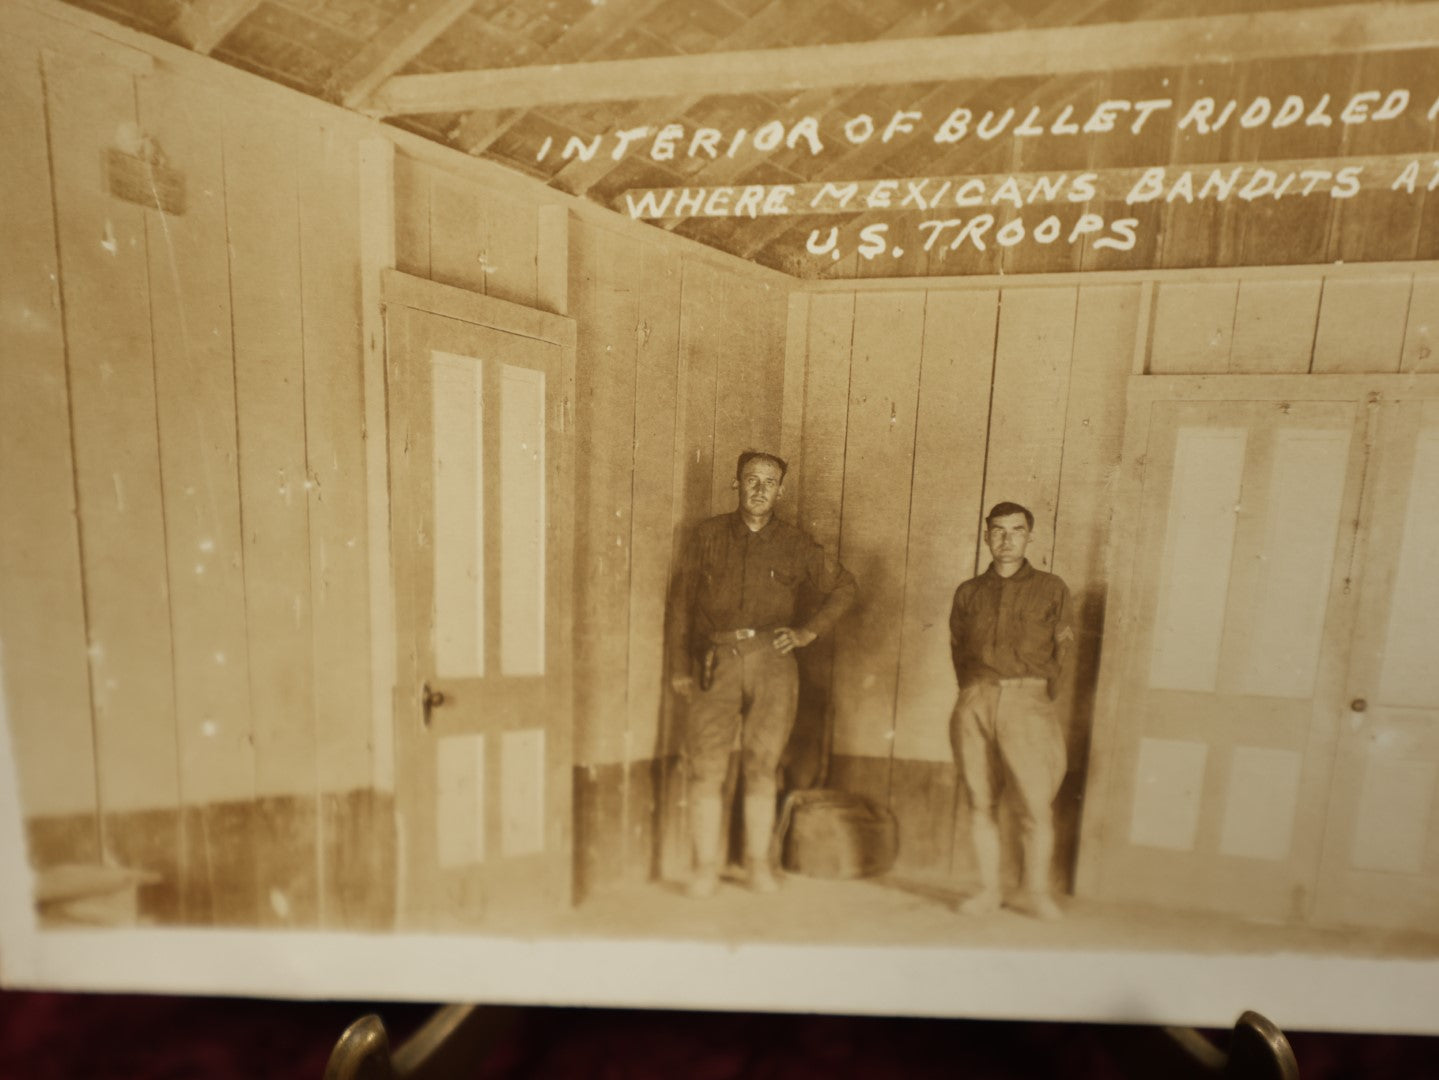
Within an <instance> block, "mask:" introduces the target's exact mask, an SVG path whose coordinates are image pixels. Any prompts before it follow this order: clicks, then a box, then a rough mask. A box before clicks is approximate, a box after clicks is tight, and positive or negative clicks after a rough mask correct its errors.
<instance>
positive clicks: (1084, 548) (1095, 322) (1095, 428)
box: [1054, 285, 1144, 890]
mask: <svg viewBox="0 0 1439 1080" xmlns="http://www.w3.org/2000/svg"><path fill="white" fill-rule="evenodd" d="M1142 290H1143V286H1142V285H1101V286H1085V287H1082V288H1081V289H1080V290H1079V301H1078V308H1077V310H1076V312H1075V326H1074V348H1073V360H1072V362H1071V367H1070V376H1069V402H1068V406H1067V408H1066V413H1065V429H1064V460H1063V463H1062V467H1061V471H1060V481H1059V492H1060V503H1059V516H1058V519H1057V521H1056V522H1055V529H1054V572H1055V573H1056V574H1058V575H1059V576H1060V577H1061V578H1063V579H1064V582H1065V584H1067V585H1068V586H1069V591H1070V596H1071V598H1072V600H1073V603H1074V621H1075V629H1076V632H1077V634H1078V641H1077V643H1076V648H1075V656H1074V660H1073V664H1072V670H1071V673H1070V678H1069V680H1068V681H1067V683H1066V684H1065V685H1063V686H1061V687H1060V697H1059V705H1058V708H1059V715H1060V716H1061V717H1062V718H1063V722H1064V724H1065V736H1066V743H1067V747H1068V751H1069V769H1068V775H1067V777H1066V780H1065V783H1064V785H1063V787H1062V788H1061V789H1060V794H1059V797H1058V798H1057V799H1056V801H1055V830H1056V851H1057V856H1056V859H1055V863H1054V871H1055V874H1056V876H1057V881H1056V885H1057V886H1058V887H1059V888H1061V889H1064V890H1068V888H1069V877H1070V867H1071V866H1072V865H1073V863H1074V851H1075V848H1076V846H1077V844H1078V835H1079V819H1080V808H1081V806H1082V800H1083V797H1084V778H1085V776H1086V772H1087V769H1086V763H1087V759H1088V753H1089V733H1090V729H1091V727H1092V726H1093V720H1094V717H1093V712H1094V691H1095V683H1096V680H1097V678H1098V674H1099V654H1100V648H1101V644H1102V641H1103V634H1104V618H1105V599H1106V593H1107V589H1106V586H1107V583H1108V579H1109V574H1110V571H1109V569H1108V566H1107V564H1106V559H1107V557H1108V554H1109V528H1110V518H1111V515H1112V514H1113V512H1114V509H1115V498H1116V495H1117V493H1118V479H1119V464H1120V454H1121V450H1122V443H1123V436H1124V392H1125V383H1126V381H1127V380H1128V378H1129V366H1128V365H1127V364H1126V363H1125V362H1124V358H1125V357H1126V356H1128V355H1129V351H1130V346H1131V344H1132V343H1133V341H1134V337H1135V335H1136V333H1137V332H1138V331H1139V327H1140V323H1141V320H1142V319H1143V315H1144V311H1143V308H1144V304H1143V295H1142Z"/></svg>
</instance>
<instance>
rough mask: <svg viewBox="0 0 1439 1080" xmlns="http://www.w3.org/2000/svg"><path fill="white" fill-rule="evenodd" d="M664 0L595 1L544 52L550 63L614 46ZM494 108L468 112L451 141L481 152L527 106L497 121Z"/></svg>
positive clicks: (504, 132)
mask: <svg viewBox="0 0 1439 1080" xmlns="http://www.w3.org/2000/svg"><path fill="white" fill-rule="evenodd" d="M666 2H667V0H633V2H631V3H628V4H617V3H606V4H598V5H595V7H594V8H593V9H592V10H591V11H590V13H589V14H588V15H586V16H585V17H584V18H583V19H581V20H580V21H579V22H577V23H575V24H574V25H573V26H572V27H570V29H569V30H568V31H567V32H566V33H565V34H563V35H562V36H561V37H560V38H559V39H558V40H557V41H555V42H554V43H553V44H552V45H551V46H550V48H549V49H547V50H546V52H545V56H544V58H545V60H546V61H547V62H548V63H552V64H566V63H575V62H578V61H582V60H589V59H592V58H593V57H595V56H598V55H600V54H601V53H602V52H604V50H605V49H607V48H609V47H610V46H612V45H614V43H615V42H617V41H619V40H620V39H621V38H623V37H624V36H625V35H626V34H628V33H629V32H630V31H631V30H632V29H633V28H634V27H635V26H636V25H638V24H639V23H640V22H643V21H644V19H646V18H647V17H648V16H649V15H650V13H651V12H653V11H654V10H655V9H656V8H658V7H659V6H660V5H662V4H664V3H666ZM495 111H496V110H493V109H485V110H476V111H474V112H470V113H467V114H466V115H465V117H464V119H462V120H461V121H460V122H459V125H458V126H457V127H456V128H455V129H454V130H453V131H452V132H451V133H450V140H451V142H453V143H454V144H455V145H456V146H457V147H459V148H460V149H461V150H463V151H465V153H467V154H482V153H484V152H485V151H486V150H488V149H489V148H490V147H491V146H493V145H494V144H495V143H496V142H498V141H499V140H500V139H502V138H504V137H505V136H506V135H507V134H509V132H510V131H511V130H513V129H514V127H515V125H516V124H518V123H520V121H521V120H523V119H524V117H525V116H526V115H527V114H528V112H529V110H528V109H527V108H516V109H515V110H513V111H512V112H510V114H509V115H508V116H506V117H504V118H503V119H500V120H499V121H498V122H496V121H495V120H494V119H491V117H493V116H494V113H495Z"/></svg>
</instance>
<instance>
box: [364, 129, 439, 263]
mask: <svg viewBox="0 0 1439 1080" xmlns="http://www.w3.org/2000/svg"><path fill="white" fill-rule="evenodd" d="M372 141H373V140H372ZM385 145H386V146H390V145H391V144H389V143H388V142H386V143H385ZM390 157H391V160H392V164H391V168H390V170H389V171H390V173H391V176H390V180H389V183H390V184H391V186H392V193H391V195H390V199H389V202H390V210H391V221H390V223H389V229H390V231H391V232H392V233H393V247H394V254H393V255H392V257H391V260H390V262H388V263H387V264H386V265H392V266H394V267H395V268H396V269H398V270H403V271H404V272H405V273H407V274H414V275H415V276H416V277H422V278H428V277H429V276H430V172H431V170H430V167H429V166H428V165H424V164H422V163H420V162H418V161H416V160H415V159H414V158H411V157H406V156H405V155H404V154H399V155H396V154H394V151H393V147H392V148H391V152H390Z"/></svg>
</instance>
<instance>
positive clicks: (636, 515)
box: [623, 248, 680, 870]
mask: <svg viewBox="0 0 1439 1080" xmlns="http://www.w3.org/2000/svg"><path fill="white" fill-rule="evenodd" d="M639 281H640V282H642V283H644V286H645V288H644V291H643V293H642V294H641V296H640V301H639V309H640V318H641V321H640V324H639V325H638V326H637V327H635V331H634V332H635V397H634V401H633V408H634V435H633V440H632V444H631V445H632V447H633V465H632V470H633V473H632V475H633V493H634V494H633V498H634V509H633V512H632V515H631V536H630V552H631V555H630V567H631V571H630V584H629V608H630V621H629V657H628V661H629V662H628V665H627V668H628V676H629V689H628V695H627V696H628V703H629V718H628V726H627V728H626V732H625V755H624V760H625V761H626V762H627V763H629V764H630V765H633V763H636V762H641V761H645V760H647V759H651V758H655V757H657V756H659V755H660V754H661V751H662V748H663V744H664V739H663V738H662V730H661V726H660V718H661V710H662V708H663V706H664V696H665V683H666V681H667V680H666V678H665V675H666V672H667V670H668V669H667V668H666V666H665V655H664V643H665V599H666V596H667V594H668V585H669V576H670V559H671V555H672V552H673V548H674V531H673V526H674V522H675V517H676V513H675V509H676V508H675V505H674V499H675V476H674V474H675V467H676V462H675V458H674V444H675V412H676V410H675V403H676V397H677V393H678V374H679V372H678V369H677V365H676V363H675V358H676V356H677V355H678V353H679V351H680V350H679V346H680V341H679V335H680V259H679V256H677V255H675V254H672V253H670V252H665V251H662V250H660V249H658V248H649V249H647V250H645V251H644V253H643V256H642V259H641V277H640V278H639ZM637 779H641V776H640V773H639V772H637V771H636V769H635V768H633V767H628V768H626V769H625V771H624V779H623V783H624V792H625V798H624V802H625V838H626V846H627V852H626V856H625V860H624V861H625V865H626V866H627V867H642V868H644V869H645V870H647V869H648V866H649V862H650V859H649V857H648V856H649V852H648V851H647V849H646V847H645V839H646V837H647V836H651V835H652V827H653V820H654V803H653V796H652V793H650V790H649V788H648V786H647V785H643V784H639V783H634V782H633V781H635V780H637Z"/></svg>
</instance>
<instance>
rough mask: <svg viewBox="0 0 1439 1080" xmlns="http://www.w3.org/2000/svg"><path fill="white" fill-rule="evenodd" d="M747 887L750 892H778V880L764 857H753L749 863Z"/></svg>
mask: <svg viewBox="0 0 1439 1080" xmlns="http://www.w3.org/2000/svg"><path fill="white" fill-rule="evenodd" d="M749 887H750V891H751V892H757V893H772V892H779V880H778V879H777V878H776V877H775V876H774V871H773V870H771V869H770V865H769V862H768V861H767V860H765V859H753V860H751V862H750V864H749Z"/></svg>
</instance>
